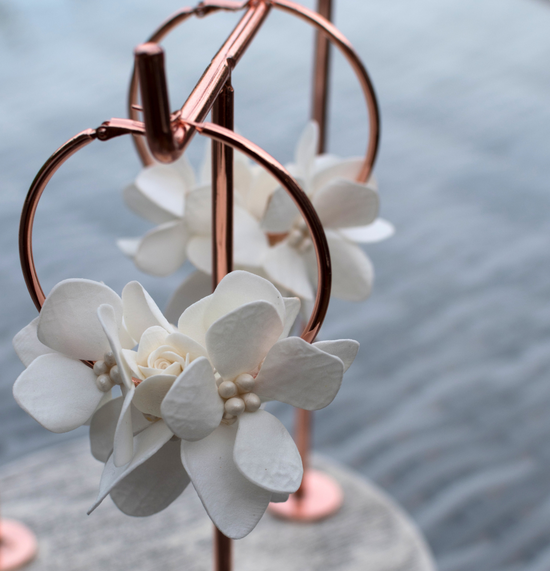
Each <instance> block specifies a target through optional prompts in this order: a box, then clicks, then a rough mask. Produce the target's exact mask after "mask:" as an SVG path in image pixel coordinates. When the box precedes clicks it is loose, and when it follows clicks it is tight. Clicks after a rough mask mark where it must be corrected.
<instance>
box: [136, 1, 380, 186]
mask: <svg viewBox="0 0 550 571" xmlns="http://www.w3.org/2000/svg"><path fill="white" fill-rule="evenodd" d="M266 4H267V5H268V7H269V6H272V7H273V8H277V9H279V10H281V11H283V12H286V13H288V14H291V15H293V16H296V17H298V18H300V19H301V20H304V21H305V22H307V23H308V24H310V25H311V26H313V27H315V28H317V30H319V31H320V32H322V33H323V34H325V36H326V37H327V38H328V39H329V41H330V42H331V43H332V44H333V45H334V46H335V47H336V48H338V49H339V50H340V52H341V53H342V55H343V56H344V57H345V58H346V60H347V61H348V63H349V64H350V66H351V67H352V69H353V71H354V73H355V75H356V76H357V79H358V81H359V84H360V86H361V89H362V91H363V95H364V98H365V103H366V106H367V112H368V117H369V137H368V144H367V150H366V153H365V158H364V161H363V165H362V167H361V170H360V172H359V174H358V175H357V182H366V181H367V180H368V178H369V176H370V175H371V173H372V169H373V167H374V163H375V161H376V157H377V154H378V148H379V143H380V111H379V108H378V102H377V99H376V94H375V92H374V87H373V85H372V81H371V79H370V76H369V74H368V72H367V70H366V68H365V66H364V65H363V63H362V62H361V60H360V59H359V56H358V55H357V53H356V52H355V49H354V48H353V46H352V45H351V43H350V42H349V41H348V39H347V38H346V37H345V36H344V35H343V34H342V33H341V32H340V31H339V30H338V29H337V28H336V27H335V26H334V25H333V24H332V23H331V22H330V21H329V20H327V19H326V18H323V17H322V16H320V15H319V14H318V13H317V12H315V11H313V10H310V9H308V8H305V7H304V6H301V5H299V4H297V3H296V2H292V1H290V0H270V1H268V2H267V3H266ZM250 5H251V2H235V1H230V0H225V1H224V0H218V1H213V2H203V3H201V4H199V5H198V6H196V7H194V8H183V9H182V10H179V11H178V12H176V13H175V14H174V15H173V16H171V17H170V18H169V19H168V20H166V21H165V22H164V23H163V24H162V25H161V26H160V27H159V28H158V29H157V30H156V31H155V32H154V33H153V34H152V35H151V37H150V38H149V40H148V42H151V43H155V44H158V43H159V42H161V41H162V40H163V39H164V38H165V37H166V36H167V35H168V34H169V33H170V32H171V31H172V30H174V29H175V28H176V27H177V26H179V25H180V24H182V23H183V22H185V21H186V20H187V19H189V18H190V17H191V16H197V17H204V16H207V15H210V14H213V13H215V12H219V11H231V12H237V11H239V10H243V9H245V8H249V7H250ZM264 17H265V16H264ZM243 19H244V18H243ZM239 26H242V24H241V22H239V24H238V25H237V28H236V30H237V29H238V27H239ZM230 38H231V36H230ZM226 43H227V42H226ZM222 49H223V48H222ZM221 51H222V50H220V52H221ZM220 52H218V54H219V53H220ZM209 69H210V68H209ZM138 84H139V80H138V73H137V70H136V68H135V67H134V71H133V73H132V78H131V81H130V88H129V93H128V114H129V117H130V118H131V119H133V120H138V119H139V111H140V110H141V107H140V106H139V105H138V90H139V85H138ZM195 90H196V88H195ZM195 90H193V92H192V93H191V95H190V96H189V98H188V99H187V101H186V102H185V103H184V105H183V106H182V108H181V110H179V111H178V112H176V113H177V114H179V115H180V116H181V117H184V118H190V119H196V120H199V119H202V118H199V117H192V116H191V115H190V114H189V113H188V111H189V109H188V107H190V106H189V105H188V102H192V101H193V96H194V93H195ZM134 143H135V146H136V149H137V152H138V154H139V156H140V159H141V162H142V163H143V165H145V166H149V165H151V164H153V162H154V159H153V157H152V156H151V154H150V152H149V151H148V149H147V145H146V142H145V141H144V139H143V138H142V137H138V136H134Z"/></svg>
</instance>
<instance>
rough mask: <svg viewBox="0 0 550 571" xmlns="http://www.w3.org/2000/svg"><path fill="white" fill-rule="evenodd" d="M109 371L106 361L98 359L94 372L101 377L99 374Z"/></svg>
mask: <svg viewBox="0 0 550 571" xmlns="http://www.w3.org/2000/svg"><path fill="white" fill-rule="evenodd" d="M108 372H109V367H107V365H106V364H105V361H96V362H95V363H94V373H95V374H96V375H97V376H98V377H99V375H105V374H106V373H108Z"/></svg>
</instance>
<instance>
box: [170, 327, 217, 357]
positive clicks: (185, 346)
mask: <svg viewBox="0 0 550 571" xmlns="http://www.w3.org/2000/svg"><path fill="white" fill-rule="evenodd" d="M166 343H167V344H168V345H170V346H172V347H173V348H174V349H175V350H176V352H177V353H178V354H179V355H181V356H182V357H185V356H186V355H187V354H188V353H189V359H190V360H191V361H194V360H195V359H198V358H199V357H208V354H207V352H206V350H205V348H204V347H203V346H202V345H200V344H199V343H197V342H196V341H194V340H193V339H191V337H187V335H184V334H183V333H179V332H177V333H170V335H168V337H167V338H166Z"/></svg>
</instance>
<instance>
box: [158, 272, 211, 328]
mask: <svg viewBox="0 0 550 571" xmlns="http://www.w3.org/2000/svg"><path fill="white" fill-rule="evenodd" d="M211 292H212V276H209V275H208V274H205V273H204V272H200V271H197V272H193V273H192V274H191V275H190V276H189V277H188V278H187V279H186V280H185V281H184V282H183V283H182V284H181V285H180V286H179V287H178V289H177V290H176V291H175V292H174V293H173V294H172V297H171V298H170V301H169V302H168V305H167V306H166V309H165V311H164V314H165V315H166V318H167V319H168V320H169V321H170V322H171V323H177V322H178V319H179V318H180V317H181V314H182V313H183V312H184V311H185V310H186V309H187V308H188V307H189V306H191V305H193V304H194V303H196V302H197V301H199V300H200V299H202V298H203V297H205V296H207V295H209V294H210V293H211Z"/></svg>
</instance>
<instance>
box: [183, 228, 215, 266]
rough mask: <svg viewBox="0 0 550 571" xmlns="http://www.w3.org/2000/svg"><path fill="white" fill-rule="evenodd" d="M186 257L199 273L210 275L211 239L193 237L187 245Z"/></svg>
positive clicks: (208, 237)
mask: <svg viewBox="0 0 550 571" xmlns="http://www.w3.org/2000/svg"><path fill="white" fill-rule="evenodd" d="M187 257H188V258H189V261H190V262H191V263H192V264H193V265H194V266H195V267H196V268H197V269H198V270H200V271H201V272H204V273H205V274H211V273H212V237H211V236H193V237H192V238H190V239H189V242H188V243H187Z"/></svg>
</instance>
